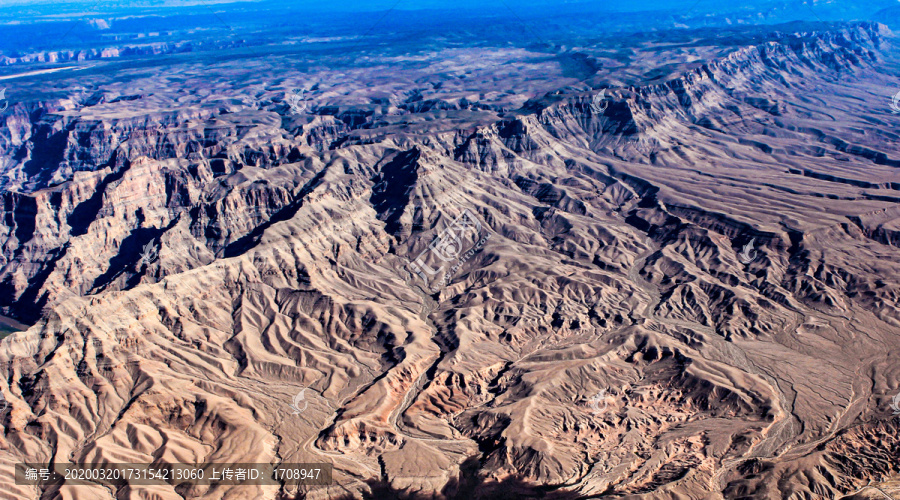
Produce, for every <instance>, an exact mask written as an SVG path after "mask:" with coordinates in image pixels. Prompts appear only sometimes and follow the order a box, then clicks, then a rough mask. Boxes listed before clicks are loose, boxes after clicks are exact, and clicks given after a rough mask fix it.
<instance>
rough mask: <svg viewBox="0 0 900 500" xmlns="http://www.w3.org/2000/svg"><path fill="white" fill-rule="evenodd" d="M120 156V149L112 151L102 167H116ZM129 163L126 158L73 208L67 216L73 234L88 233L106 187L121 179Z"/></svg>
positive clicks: (101, 205) (101, 202)
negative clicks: (87, 196) (88, 195)
mask: <svg viewBox="0 0 900 500" xmlns="http://www.w3.org/2000/svg"><path fill="white" fill-rule="evenodd" d="M118 156H119V150H118V149H116V150H115V151H113V152H112V156H111V157H110V158H109V162H107V163H106V164H105V165H102V166H101V167H100V168H101V169H102V168H106V167H114V166H115V164H116V160H117V159H118ZM129 165H130V162H129V161H128V160H127V159H124V164H123V165H122V166H121V167H120V168H119V169H117V170H116V169H114V170H113V172H112V173H111V174H109V175H107V176H106V177H104V178H103V180H102V181H100V184H98V185H97V187H96V189H94V193H93V194H92V195H91V197H90V198H88V199H86V200H84V201H83V202H81V203H79V204H78V206H76V207H75V208H74V209H73V210H72V213H71V214H70V215H69V216H68V217H66V224H68V225H69V226H70V227H71V228H72V232H71V235H72V236H81V235H83V234H85V233H87V229H88V226H90V225H91V222H94V219H96V218H97V214H98V213H99V212H100V209H101V208H102V207H103V195H105V194H106V188H107V187H108V186H109V185H110V184H112V183H113V182H116V181H118V180H119V179H121V178H122V176H124V175H125V172H126V171H127V170H128V167H129Z"/></svg>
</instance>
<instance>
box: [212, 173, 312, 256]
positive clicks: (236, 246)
mask: <svg viewBox="0 0 900 500" xmlns="http://www.w3.org/2000/svg"><path fill="white" fill-rule="evenodd" d="M326 172H328V167H325V168H324V169H322V170H321V171H320V172H318V173H317V174H316V175H315V176H314V177H313V178H312V179H310V181H309V182H307V183H306V184H305V185H304V186H303V188H301V189H300V193H298V194H297V196H296V197H295V198H294V201H292V202H291V203H289V204H288V205H285V206H284V208H282V209H281V210H279V211H278V212H275V214H273V215H272V217H271V218H270V219H269V220H267V221H266V222H264V223H262V224H260V225H259V226H257V227H256V228H255V229H253V230H252V231H250V232H249V233H247V234H246V235H244V236H242V237H240V238H238V239H237V240H235V241H234V242H233V243H231V244H229V245H228V246H226V247H225V250H223V251H222V257H225V258H228V257H234V256H237V255H242V254H244V253H246V252H247V251H248V250H250V249H252V248H253V247H255V246H256V245H258V244H259V241H260V239H261V238H262V235H263V233H265V232H266V229H268V228H270V227H271V226H272V224H275V223H276V222H284V221H286V220H290V219H292V218H294V215H296V214H297V212H298V211H299V210H300V208H301V207H302V206H303V203H304V202H305V201H306V197H307V196H309V194H310V193H312V192H313V190H314V189H315V188H316V187H317V186H318V185H319V184H320V183H321V182H322V178H323V177H325V173H326Z"/></svg>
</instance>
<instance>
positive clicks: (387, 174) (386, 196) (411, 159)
mask: <svg viewBox="0 0 900 500" xmlns="http://www.w3.org/2000/svg"><path fill="white" fill-rule="evenodd" d="M420 155H421V152H420V151H419V148H415V147H414V148H412V149H410V150H409V151H404V152H402V153H397V155H396V156H394V158H392V159H391V161H389V162H388V163H387V164H386V165H384V166H383V167H382V168H381V171H380V172H379V173H378V174H376V175H374V176H373V177H372V182H373V186H372V196H371V197H370V198H369V201H371V202H372V207H373V208H375V211H376V212H378V219H379V220H383V221H384V222H385V226H384V230H385V231H386V232H387V233H388V234H391V235H394V236H396V235H397V233H398V232H399V231H400V216H401V215H403V211H404V210H405V209H406V205H407V204H408V203H409V196H408V191H409V189H410V188H411V187H412V186H414V185H415V183H416V181H418V179H419V172H418V166H419V156H420Z"/></svg>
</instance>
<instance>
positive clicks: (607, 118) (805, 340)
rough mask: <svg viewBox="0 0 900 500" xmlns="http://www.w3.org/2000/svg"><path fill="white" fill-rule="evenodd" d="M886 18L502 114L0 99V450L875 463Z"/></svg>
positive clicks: (453, 469)
mask: <svg viewBox="0 0 900 500" xmlns="http://www.w3.org/2000/svg"><path fill="white" fill-rule="evenodd" d="M888 35H889V34H888V33H886V32H885V31H884V28H883V27H881V26H879V25H868V24H862V25H855V26H853V27H847V28H842V29H837V30H835V31H831V32H815V33H802V34H797V35H793V34H792V35H785V36H784V37H783V39H782V40H780V41H777V42H770V43H765V44H760V45H754V46H747V47H741V48H738V49H735V50H731V51H729V52H728V53H726V54H723V55H721V57H719V58H716V59H710V60H708V61H704V62H702V63H698V64H696V65H695V67H692V68H689V69H687V70H686V72H684V73H683V74H682V75H680V76H679V77H677V78H674V79H670V80H666V81H652V82H647V83H645V84H643V85H634V86H628V87H622V88H614V89H611V90H610V91H608V92H607V93H606V95H607V96H608V97H609V98H608V100H607V101H605V102H603V103H597V102H596V101H595V99H594V97H593V96H594V95H595V94H596V92H590V93H587V92H569V93H560V94H557V93H546V94H543V95H541V96H538V97H535V98H531V99H529V100H528V101H527V102H524V100H523V103H522V104H523V106H521V107H520V108H515V110H514V111H509V112H507V109H514V107H510V106H508V105H507V104H505V103H499V104H498V103H486V104H484V105H482V106H451V107H449V108H448V107H446V106H439V105H438V106H431V105H425V104H424V103H425V102H427V100H423V99H422V98H421V95H420V94H419V93H417V92H416V91H414V90H412V89H406V90H405V91H404V92H405V94H404V92H399V93H400V94H402V95H404V97H402V98H401V99H400V100H398V101H396V102H395V103H392V101H391V100H389V99H388V100H377V101H375V100H374V99H373V100H372V101H370V102H367V103H366V104H365V105H362V104H360V105H358V107H359V108H360V109H357V110H355V111H354V110H352V109H351V107H349V106H346V105H335V106H332V107H329V106H326V105H323V104H318V103H313V102H310V103H309V106H308V107H307V108H306V109H305V112H303V113H293V112H292V110H291V107H290V105H289V103H288V102H287V96H286V95H285V94H284V93H283V92H282V93H280V94H279V93H278V92H274V91H271V90H266V89H260V90H259V92H256V93H253V95H252V99H251V98H245V100H244V101H241V100H240V99H239V97H238V96H236V95H234V94H230V93H229V91H221V92H220V93H219V94H215V95H213V94H212V93H211V92H207V91H206V90H203V89H197V90H191V89H189V88H187V87H185V88H184V89H177V90H171V91H168V92H161V91H160V92H153V91H148V90H141V91H140V92H137V91H133V92H134V93H126V92H124V91H121V90H115V91H111V90H102V89H101V90H98V91H97V92H95V93H94V94H93V95H92V96H90V98H89V99H88V100H86V101H84V102H73V101H71V100H64V101H60V102H53V103H42V104H40V105H31V106H32V107H30V108H27V107H26V105H24V104H22V105H19V106H18V107H15V108H11V110H10V114H9V115H8V116H7V117H6V120H7V124H8V126H9V130H10V131H11V132H10V134H11V135H10V136H9V137H4V138H5V139H6V146H4V149H3V150H2V153H3V155H4V157H5V159H6V164H5V165H6V166H5V167H4V169H3V171H2V175H3V184H2V185H3V188H4V192H3V195H2V196H3V198H2V200H3V204H2V210H3V215H4V217H3V219H2V220H3V224H2V226H0V244H2V247H3V252H2V259H3V260H2V262H0V269H2V271H0V285H2V293H0V301H2V302H0V305H2V307H3V311H4V314H6V315H10V316H14V317H16V318H19V319H21V320H25V321H28V322H34V323H35V326H33V327H31V328H30V329H29V330H28V331H27V332H23V333H19V334H16V335H14V336H12V337H10V338H8V339H6V340H4V341H3V344H2V349H0V367H2V369H3V370H4V372H5V373H6V376H5V377H3V380H5V381H6V382H5V383H0V392H2V394H3V397H4V398H5V399H6V400H7V401H8V402H9V409H8V410H6V411H4V412H2V413H0V416H2V417H3V419H4V420H3V421H4V424H5V425H6V427H7V429H8V431H7V433H6V436H5V438H2V439H3V440H2V444H3V447H2V450H0V456H2V457H3V460H4V461H5V462H15V461H21V460H22V459H23V458H29V459H31V460H37V459H49V458H50V457H57V459H58V460H62V459H63V457H64V458H65V459H66V460H72V461H81V460H100V461H103V460H108V461H111V462H123V461H132V462H149V461H152V460H153V459H159V458H160V457H162V459H170V460H172V461H197V462H214V461H230V462H265V463H269V462H272V461H283V462H315V461H327V462H333V463H334V464H335V478H336V484H335V485H334V486H333V487H331V488H320V489H315V490H312V491H309V492H306V493H308V494H309V496H310V497H311V498H326V497H333V496H336V495H338V494H339V493H340V492H343V491H347V490H349V491H354V492H358V491H360V490H361V489H364V488H366V486H365V484H364V482H363V481H365V480H370V479H378V480H383V481H387V482H389V483H390V484H391V486H392V487H394V488H410V489H412V490H415V491H423V492H432V491H439V490H440V489H441V488H442V487H444V485H445V484H447V483H448V481H450V480H451V479H452V478H455V477H456V475H458V474H461V470H462V468H463V467H462V464H463V463H464V461H465V459H466V458H471V457H475V458H477V460H478V461H479V464H480V465H479V466H480V470H481V472H482V475H483V476H485V477H487V478H488V480H489V481H490V480H503V479H504V478H506V477H509V476H513V475H515V476H518V477H521V478H524V479H525V480H527V481H528V482H530V483H535V484H539V485H550V486H554V487H564V488H565V489H567V490H572V491H574V492H577V493H578V494H582V495H599V494H603V493H607V494H621V495H634V496H637V497H642V498H669V497H671V495H683V496H686V497H688V496H690V497H701V496H702V495H706V494H709V492H720V493H721V494H722V495H724V496H726V497H728V498H739V497H746V498H785V497H788V496H790V495H799V496H803V497H809V498H815V497H816V496H823V497H829V498H834V497H839V496H841V495H846V494H850V493H853V492H855V491H856V490H859V489H860V488H863V487H864V486H865V485H866V484H867V483H869V482H872V481H875V482H878V481H883V480H886V479H887V478H888V477H889V476H890V475H891V474H894V473H896V472H897V471H898V468H900V463H898V462H897V460H896V456H897V455H896V453H894V452H892V451H891V450H894V448H895V447H896V443H895V440H893V439H892V438H890V435H891V433H892V432H893V434H896V430H897V425H898V424H897V420H896V419H891V415H890V413H891V412H890V410H889V408H888V403H889V402H890V399H891V397H892V396H893V393H894V392H897V391H898V390H900V371H898V370H897V369H896V366H898V365H897V364H896V363H893V362H892V359H896V357H897V356H898V355H900V352H898V351H900V338H898V336H900V310H898V297H900V281H898V280H897V279H896V278H895V276H897V275H898V274H897V271H898V270H900V269H898V268H900V264H898V262H900V259H898V258H897V248H896V239H897V232H898V230H897V227H896V225H897V224H896V222H897V212H896V210H894V205H895V204H896V202H897V200H898V199H900V197H898V195H897V193H896V191H897V185H900V178H898V175H897V173H896V167H897V161H898V160H900V150H898V148H897V146H896V143H895V142H894V139H896V138H895V137H894V134H893V132H891V130H892V128H891V125H890V124H891V123H892V120H893V116H891V114H890V108H889V107H888V106H887V104H888V102H885V101H886V99H884V98H881V97H878V98H875V97H873V96H886V95H890V94H889V91H888V89H889V86H888V85H889V83H890V81H891V80H890V78H889V76H888V75H886V74H882V73H881V71H883V70H885V68H891V67H895V66H893V65H895V64H896V63H895V62H893V61H892V60H891V59H889V56H888V55H887V53H886V52H885V49H886V44H888V43H889V41H890V40H889V39H886V38H885V37H887V36H888ZM185 85H187V84H185ZM140 86H141V85H135V87H140ZM445 97H446V98H445V99H439V100H441V101H442V102H456V103H457V104H458V103H459V101H458V100H457V101H453V99H452V98H451V97H452V96H445ZM476 97H477V96H476ZM404 99H405V104H403V103H404ZM472 99H473V100H474V99H475V97H473V98H472ZM395 104H397V105H395ZM592 104H593V106H592ZM451 108H452V109H451ZM461 216H462V217H470V219H467V220H470V221H475V223H473V224H470V225H469V226H467V227H462V226H459V225H458V224H459V221H460V219H458V218H459V217H461ZM454 224H456V225H454ZM454 227H455V228H457V229H455V230H454V231H455V232H454V234H456V235H457V236H458V237H459V242H458V243H455V244H451V243H453V241H456V240H455V239H451V238H449V236H448V234H449V233H447V232H446V231H448V228H451V230H453V229H452V228H454ZM435 237H440V239H439V240H438V242H439V243H443V245H438V246H437V247H435V246H434V244H433V243H434V238H435ZM451 240H452V241H451ZM446 245H450V247H453V248H456V250H452V249H450V248H449V247H446ZM454 245H455V246H454ZM429 249H430V250H429ZM470 249H471V251H469V252H466V251H467V250H470ZM440 252H444V253H440ZM448 255H449V257H451V258H450V259H446V260H445V259H444V257H447V256H448ZM411 263H418V264H416V265H411ZM441 266H443V268H442V269H439V268H441ZM432 271H434V272H435V273H436V274H434V275H432V274H431V273H432ZM438 273H440V274H438ZM432 279H433V280H434V281H426V280H432ZM303 388H309V390H307V391H306V394H307V401H308V403H309V404H308V407H306V408H305V409H304V411H303V412H302V413H301V414H299V415H297V414H292V412H291V409H290V408H289V407H288V404H289V403H290V402H291V401H292V398H293V397H294V395H295V394H297V393H298V391H299V390H301V389H303ZM892 391H893V392H892ZM894 451H896V450H894ZM176 457H177V458H179V459H181V460H175V458H176ZM848 457H853V458H852V459H851V458H848ZM892 457H893V458H892ZM866 464H868V465H866ZM20 493H21V495H23V496H28V495H33V492H30V491H26V489H25V488H24V487H22V489H21V491H20ZM189 493H190V495H189V496H203V495H207V496H215V494H213V493H210V492H204V491H191V492H189ZM293 493H295V492H293V491H290V490H289V489H288V490H280V489H279V488H277V487H271V488H266V487H260V489H259V490H257V491H251V489H244V490H240V492H238V491H237V490H234V492H233V493H229V494H233V495H237V496H240V495H244V496H246V497H247V498H262V497H274V496H275V495H276V494H281V495H290V494H293Z"/></svg>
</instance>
